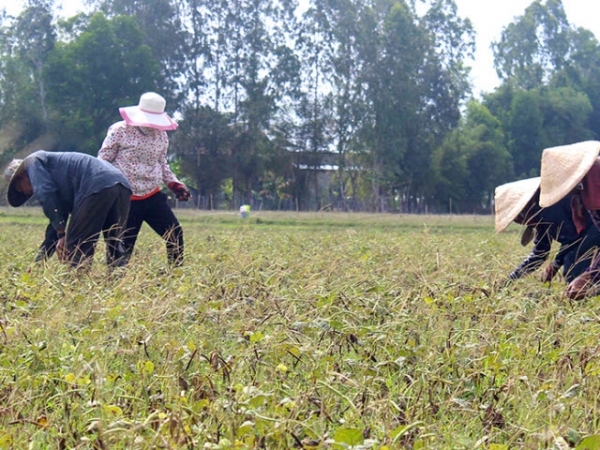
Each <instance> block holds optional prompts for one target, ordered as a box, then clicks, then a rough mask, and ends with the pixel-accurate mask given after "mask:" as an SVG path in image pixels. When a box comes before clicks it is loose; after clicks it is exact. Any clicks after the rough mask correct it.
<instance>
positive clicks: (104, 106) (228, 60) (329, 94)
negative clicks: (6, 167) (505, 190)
mask: <svg viewBox="0 0 600 450" xmlns="http://www.w3.org/2000/svg"><path fill="white" fill-rule="evenodd" d="M88 4H89V9H90V11H91V12H89V13H85V14H83V13H82V14H78V15H76V16H73V17H69V18H61V17H59V16H57V14H56V12H55V8H54V4H53V2H52V0H28V1H27V3H26V5H25V6H24V8H23V10H22V12H21V13H19V15H18V16H16V17H11V16H9V15H8V14H7V13H6V12H3V13H2V16H1V17H0V142H8V144H4V146H3V147H2V148H1V150H2V153H1V154H0V162H2V163H6V162H8V160H9V159H10V158H12V157H13V156H14V155H16V154H19V152H20V151H21V149H23V148H26V145H27V144H30V143H31V142H32V141H33V142H37V141H36V139H38V140H39V139H40V138H41V137H44V138H45V139H43V140H41V142H43V143H44V144H45V145H46V147H47V148H45V149H46V150H58V151H80V152H85V153H89V154H93V155H95V154H97V151H98V149H99V148H100V145H101V143H102V140H103V138H104V136H105V134H106V130H107V128H108V127H109V126H110V124H112V123H113V122H115V121H117V120H120V117H119V115H118V108H119V107H120V106H129V105H134V104H137V102H138V99H139V96H140V95H141V94H142V93H143V92H146V91H156V92H159V93H160V94H161V95H163V96H164V97H165V98H166V99H167V108H168V112H169V113H170V114H171V115H172V116H174V117H175V118H176V119H177V120H178V122H179V124H180V127H179V129H178V130H177V131H175V132H174V133H172V134H171V135H170V139H171V146H170V158H171V165H172V167H173V168H174V169H175V170H176V172H177V173H178V174H179V175H180V176H181V177H182V179H184V180H185V181H186V183H187V184H188V185H189V186H190V187H192V188H193V189H194V192H195V194H196V195H195V196H194V199H195V203H194V206H195V207H198V208H206V209H217V208H236V207H238V206H239V205H241V204H245V203H247V204H251V205H253V206H254V207H255V208H257V207H259V208H263V209H294V210H296V209H297V210H315V209H327V208H331V209H337V210H345V211H349V210H363V211H401V212H452V213H471V212H489V211H490V209H491V206H492V198H493V190H494V188H495V186H497V185H498V184H501V183H504V182H507V181H512V180H514V179H517V178H523V177H529V176H535V175H538V174H539V161H540V156H541V152H542V150H543V149H544V148H546V147H550V146H555V145H563V144H568V143H573V142H576V141H581V140H586V139H598V138H599V137H600V46H599V43H598V40H597V39H596V37H595V36H594V35H593V34H592V33H591V32H590V31H589V30H586V29H583V28H576V27H574V26H572V25H570V24H569V22H568V19H567V17H566V14H565V12H564V8H563V5H562V2H561V1H560V0H545V1H541V0H536V1H533V2H532V3H531V4H530V5H529V6H528V7H527V8H526V9H525V11H524V13H523V15H522V16H518V17H515V19H514V21H513V22H512V23H510V24H507V26H505V28H504V29H503V32H502V35H501V37H500V39H499V40H498V41H497V42H495V43H493V52H494V65H495V69H496V71H497V73H498V76H499V78H500V80H501V85H500V86H499V87H498V88H497V89H495V90H494V91H493V92H490V93H485V94H484V95H483V96H482V98H481V99H476V98H474V97H473V95H472V85H471V82H470V79H469V73H470V68H469V66H468V62H469V60H470V58H471V57H472V56H473V52H474V37H475V35H474V30H473V27H472V24H471V22H470V21H469V19H468V18H463V17H460V16H459V14H458V12H457V7H456V4H455V3H454V1H453V0H422V1H419V2H417V1H416V0H310V1H309V2H307V3H306V4H304V3H299V1H298V0H119V1H115V0H90V1H89V2H88ZM1 145H3V144H1V143H0V146H1Z"/></svg>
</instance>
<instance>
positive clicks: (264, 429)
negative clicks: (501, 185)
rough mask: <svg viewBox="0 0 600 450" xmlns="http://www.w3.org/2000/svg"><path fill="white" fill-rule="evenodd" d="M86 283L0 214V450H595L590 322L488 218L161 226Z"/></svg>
mask: <svg viewBox="0 0 600 450" xmlns="http://www.w3.org/2000/svg"><path fill="white" fill-rule="evenodd" d="M177 215H178V217H179V218H180V219H181V222H182V225H183V228H184V233H185V241H186V260H185V265H184V267H182V268H179V269H174V270H172V271H169V270H168V268H167V266H166V256H165V251H164V246H163V244H162V241H161V240H160V239H159V238H158V237H157V236H156V235H154V234H153V233H152V232H151V231H150V230H149V229H148V228H144V229H143V230H142V233H141V236H140V240H139V242H138V246H137V253H136V255H135V257H134V259H133V260H132V263H131V265H130V266H129V267H128V268H127V269H126V270H124V271H123V272H122V273H120V274H118V276H115V277H112V278H110V279H109V278H107V276H106V270H105V267H104V265H103V259H104V255H103V254H102V246H101V245H100V246H99V249H98V253H97V255H96V260H95V263H94V267H93V270H92V272H91V273H90V274H88V275H79V276H77V275H75V274H73V273H72V272H70V271H69V270H67V268H66V267H64V266H62V265H60V264H59V263H58V261H57V260H56V259H55V258H54V259H52V260H50V261H49V262H48V264H47V265H46V267H42V266H34V265H32V260H33V257H34V254H35V251H36V248H37V246H38V245H39V244H40V242H41V240H42V237H43V232H44V228H45V226H46V220H45V218H44V217H43V216H42V215H41V213H40V211H39V210H37V209H30V208H20V209H12V208H10V209H7V208H4V209H0V229H1V231H2V232H1V233H0V252H1V253H0V254H1V255H2V258H0V270H1V271H2V274H3V276H2V277H1V278H0V307H1V309H0V449H5V448H6V449H12V448H15V449H21V448H28V447H29V448H35V449H38V448H81V449H88V448H90V449H92V448H94V449H154V448H172V449H175V448H189V449H192V448H194V449H195V448H200V449H227V448H236V449H238V448H239V449H253V448H268V449H285V448H305V449H328V448H334V449H344V448H354V449H385V448H389V449H396V448H414V449H419V448H423V449H424V448H427V449H473V448H482V449H491V450H502V449H509V448H510V449H515V448H518V449H537V448H556V449H567V448H572V447H577V448H580V449H582V448H588V449H593V448H600V443H599V442H598V441H600V438H599V437H598V436H595V435H594V433H595V432H596V431H597V430H598V429H600V407H599V404H598V399H599V396H598V392H599V389H600V345H599V339H598V337H599V336H600V316H599V311H600V302H599V300H598V299H597V298H592V299H589V300H586V301H583V302H577V303H573V302H570V301H568V300H567V299H566V298H565V297H564V289H565V284H564V282H563V281H562V280H558V281H555V282H554V283H552V284H542V283H541V282H539V281H538V277H537V274H536V275H532V276H530V277H528V278H526V279H523V280H519V281H517V282H515V283H513V284H512V285H511V286H509V287H506V288H502V289H500V288H496V286H498V283H500V282H501V281H502V280H504V277H505V276H506V274H507V273H508V272H509V271H510V270H511V269H512V268H513V267H514V266H515V265H516V264H518V263H519V262H520V261H521V260H522V259H523V257H524V256H525V255H526V254H527V253H528V252H529V251H530V248H523V247H521V246H520V245H519V232H520V229H519V228H518V227H517V226H511V227H510V228H509V230H507V231H506V232H505V233H502V234H500V235H498V234H496V233H495V232H494V229H493V218H492V217H490V216H487V217H486V216H481V217H473V216H436V217H434V216H403V215H381V216H379V215H367V214H340V213H322V214H308V213H307V214H300V213H268V212H253V213H252V215H251V217H250V218H248V219H246V220H241V219H240V218H239V217H238V216H237V215H236V214H235V213H233V212H221V213H204V212H194V211H186V210H178V211H177Z"/></svg>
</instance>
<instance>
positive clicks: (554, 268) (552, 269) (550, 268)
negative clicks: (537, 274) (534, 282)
mask: <svg viewBox="0 0 600 450" xmlns="http://www.w3.org/2000/svg"><path fill="white" fill-rule="evenodd" d="M558 269H560V266H558V265H557V264H556V263H555V262H554V261H552V262H551V263H550V264H548V265H547V266H546V268H545V269H544V271H543V272H542V282H543V283H549V282H550V281H552V279H553V278H554V277H555V276H556V274H557V273H558Z"/></svg>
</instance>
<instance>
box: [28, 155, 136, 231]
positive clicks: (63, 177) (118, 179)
mask: <svg viewBox="0 0 600 450" xmlns="http://www.w3.org/2000/svg"><path fill="white" fill-rule="evenodd" d="M23 164H24V167H25V171H26V172H27V175H28V177H29V181H30V182H31V186H32V188H33V196H34V198H35V199H37V201H38V202H39V203H40V205H41V206H42V209H43V211H44V214H45V215H46V216H47V217H48V218H49V219H50V223H51V224H52V226H53V227H54V229H55V230H64V228H65V225H66V222H67V219H68V217H69V214H70V213H71V212H72V211H74V210H76V209H77V208H78V207H79V205H80V204H81V202H82V201H83V200H84V199H85V198H86V197H88V196H90V195H92V194H95V193H97V192H100V191H101V190H102V189H105V188H109V187H112V186H114V185H115V184H122V185H123V186H125V187H126V188H127V189H131V188H130V186H129V182H128V181H127V178H125V176H124V175H123V174H122V173H121V172H120V171H119V170H117V169H116V168H114V167H113V166H112V165H111V164H109V163H107V162H106V161H102V160H100V159H98V158H95V157H93V156H90V155H86V154H83V153H76V152H69V153H62V152H47V151H44V150H39V151H37V152H35V153H32V154H31V155H29V156H28V157H26V158H25V159H24V161H23Z"/></svg>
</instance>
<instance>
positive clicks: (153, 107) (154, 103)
mask: <svg viewBox="0 0 600 450" xmlns="http://www.w3.org/2000/svg"><path fill="white" fill-rule="evenodd" d="M166 104H167V102H166V100H165V99H164V98H163V97H162V96H160V95H158V94H157V93H155V92H146V93H145V94H142V96H141V97H140V102H139V104H138V105H136V106H125V107H123V108H119V113H121V117H122V118H123V120H125V122H126V123H127V125H131V126H134V127H149V128H156V129H158V130H165V131H168V130H175V129H177V122H175V121H174V120H173V119H171V118H170V117H169V116H168V114H167V113H165V106H166Z"/></svg>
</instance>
